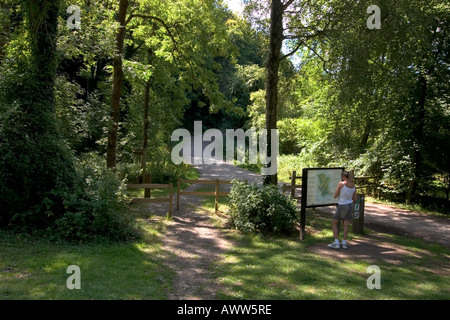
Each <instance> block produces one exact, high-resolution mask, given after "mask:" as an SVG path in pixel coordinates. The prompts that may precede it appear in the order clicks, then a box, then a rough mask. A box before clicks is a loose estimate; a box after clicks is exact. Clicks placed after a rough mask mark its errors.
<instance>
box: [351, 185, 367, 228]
mask: <svg viewBox="0 0 450 320" xmlns="http://www.w3.org/2000/svg"><path fill="white" fill-rule="evenodd" d="M364 201H365V195H364V194H361V193H359V194H358V200H357V201H356V202H355V203H354V204H353V210H354V214H355V217H354V219H353V220H352V232H353V233H364ZM356 215H357V216H356Z"/></svg>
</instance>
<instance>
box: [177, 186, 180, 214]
mask: <svg viewBox="0 0 450 320" xmlns="http://www.w3.org/2000/svg"><path fill="white" fill-rule="evenodd" d="M178 210H180V178H178V183H177V211H178Z"/></svg>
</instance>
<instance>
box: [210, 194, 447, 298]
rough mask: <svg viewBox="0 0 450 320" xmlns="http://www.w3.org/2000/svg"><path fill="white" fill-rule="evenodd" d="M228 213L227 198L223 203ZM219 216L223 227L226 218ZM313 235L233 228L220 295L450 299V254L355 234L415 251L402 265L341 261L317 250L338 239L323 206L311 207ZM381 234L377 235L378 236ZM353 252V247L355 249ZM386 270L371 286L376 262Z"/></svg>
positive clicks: (417, 243) (220, 267)
mask: <svg viewBox="0 0 450 320" xmlns="http://www.w3.org/2000/svg"><path fill="white" fill-rule="evenodd" d="M220 203H221V207H219V209H220V210H222V211H224V212H226V209H227V205H226V198H224V199H223V200H222V199H221V201H220ZM204 207H205V210H209V211H212V209H213V208H214V198H213V197H207V199H206V200H205V202H204ZM224 212H223V213H221V214H217V215H213V216H212V219H213V220H214V223H215V224H216V225H217V226H223V225H224V224H225V223H226V219H225V218H224V217H223V216H224ZM306 223H307V228H306V229H307V232H308V234H307V238H306V240H305V241H303V242H300V241H299V240H298V234H294V235H292V236H287V237H276V238H272V237H261V236H255V235H248V234H247V235H245V234H242V233H241V232H238V231H234V230H228V231H226V234H227V237H228V238H229V239H230V240H232V241H233V243H234V244H235V245H234V246H232V248H231V249H230V250H229V251H228V252H227V254H226V255H225V256H224V258H223V260H222V261H221V262H220V263H217V264H216V265H215V266H214V270H215V274H216V277H217V281H218V282H220V283H221V285H222V287H223V288H224V289H223V290H222V291H221V292H220V295H219V296H218V298H219V299H263V300H264V299H272V300H276V299H331V300H335V299H407V300H408V299H421V300H422V299H442V300H448V299H450V277H449V274H450V273H449V269H448V267H449V262H450V259H449V258H450V252H449V250H448V249H447V248H445V247H442V246H440V245H437V244H430V243H425V242H423V241H421V240H420V239H412V238H406V237H402V236H392V235H386V234H380V233H374V232H371V231H370V230H367V232H366V235H363V236H359V235H354V234H351V233H350V234H349V241H350V242H351V241H352V240H355V239H357V238H358V237H370V236H371V235H372V236H374V239H377V241H380V240H382V241H383V242H389V243H393V244H395V245H397V246H401V247H402V248H405V249H406V250H407V251H408V252H411V253H413V254H411V255H406V256H405V258H404V260H402V262H401V264H395V265H394V264H391V263H388V262H386V261H381V260H380V261H377V262H376V263H373V262H368V261H365V260H363V259H350V258H349V259H340V260H339V261H337V260H336V259H333V258H332V257H328V256H325V255H319V254H315V253H312V252H310V251H309V250H308V248H310V247H312V246H314V245H316V246H317V245H321V246H326V245H327V243H328V242H329V241H331V239H332V238H333V236H332V231H331V227H330V226H331V217H329V216H327V215H326V214H324V213H320V212H319V211H318V210H317V211H315V210H312V209H309V210H307V218H306ZM375 236H376V237H375ZM349 250H351V249H349ZM373 264H375V265H377V266H379V268H380V270H381V289H380V290H377V289H373V290H370V289H368V288H367V279H368V278H369V277H370V276H371V275H372V274H373V273H368V272H367V268H368V267H369V266H370V265H373Z"/></svg>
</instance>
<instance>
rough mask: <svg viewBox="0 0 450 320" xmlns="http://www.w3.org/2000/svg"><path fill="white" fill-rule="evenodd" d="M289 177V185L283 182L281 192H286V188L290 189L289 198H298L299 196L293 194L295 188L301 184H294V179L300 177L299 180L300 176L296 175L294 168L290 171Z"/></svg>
mask: <svg viewBox="0 0 450 320" xmlns="http://www.w3.org/2000/svg"><path fill="white" fill-rule="evenodd" d="M290 179H291V184H290V185H287V184H286V183H285V184H283V187H282V190H283V192H286V191H287V190H288V189H290V190H291V198H292V199H300V198H301V197H297V196H295V189H297V188H301V187H302V185H301V184H296V180H297V179H300V181H301V179H302V176H297V171H295V170H294V171H292V175H291V176H290Z"/></svg>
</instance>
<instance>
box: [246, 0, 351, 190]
mask: <svg viewBox="0 0 450 320" xmlns="http://www.w3.org/2000/svg"><path fill="white" fill-rule="evenodd" d="M245 2H246V4H247V5H248V11H249V12H250V13H251V14H253V15H254V16H256V17H258V18H257V19H258V20H259V23H260V24H262V26H263V28H264V27H266V28H267V25H268V28H269V30H268V32H269V48H268V52H269V53H268V57H267V62H266V96H265V99H266V129H267V132H269V133H270V131H271V130H272V129H276V128H277V120H278V109H277V108H278V81H279V76H278V71H279V66H280V62H281V61H282V60H284V59H286V58H288V57H290V56H292V55H293V54H295V53H296V52H297V51H298V50H299V49H300V48H303V47H311V48H312V47H313V46H312V45H311V42H312V41H317V39H318V38H320V37H322V36H323V35H325V34H326V33H327V32H328V31H329V30H332V29H333V28H334V27H335V25H337V24H338V22H339V21H340V20H341V19H344V17H345V14H346V10H345V7H346V4H347V2H348V1H336V0H328V1H307V0H285V1H282V0H271V1H269V8H267V7H264V5H262V4H261V3H260V2H258V1H253V0H248V1H245ZM267 9H268V10H267ZM267 11H268V14H265V12H267ZM261 16H262V17H263V19H261ZM264 17H266V19H267V18H268V22H267V20H266V19H264ZM283 43H286V46H287V47H288V48H289V52H288V53H286V54H283V52H282V46H283ZM312 50H313V49H312ZM313 51H314V50H313ZM314 52H315V51H314ZM267 143H268V146H271V145H272V141H271V137H270V135H269V136H268V139H267ZM267 149H268V150H270V147H268V148H267ZM263 179H264V183H265V184H276V183H277V174H273V175H267V176H264V178H263Z"/></svg>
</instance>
